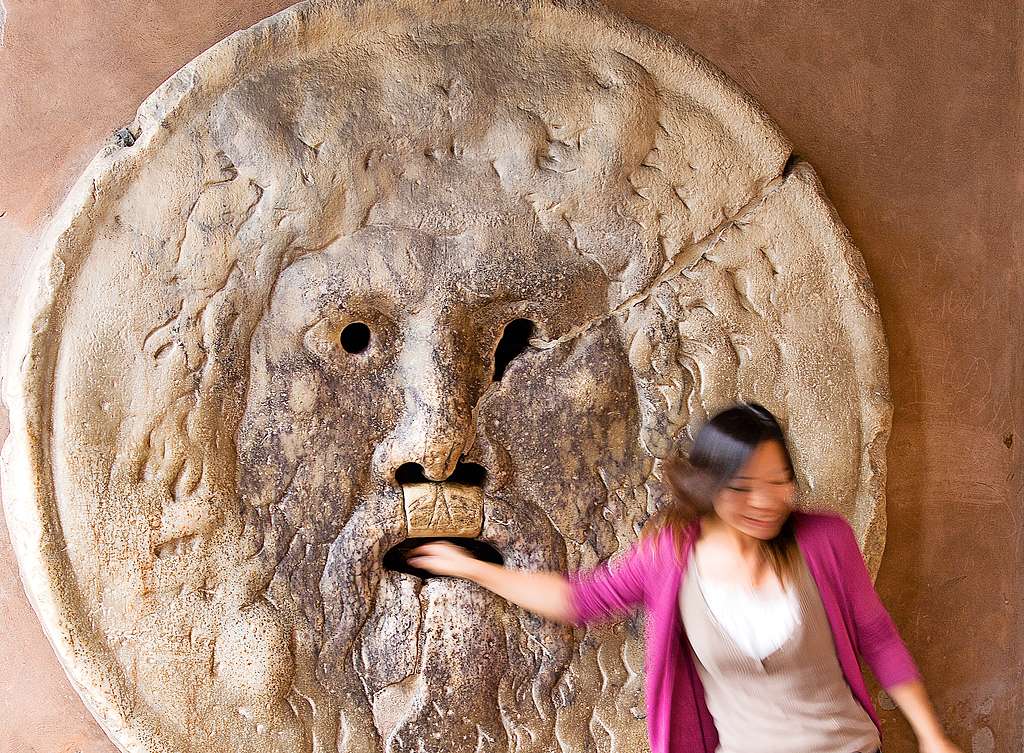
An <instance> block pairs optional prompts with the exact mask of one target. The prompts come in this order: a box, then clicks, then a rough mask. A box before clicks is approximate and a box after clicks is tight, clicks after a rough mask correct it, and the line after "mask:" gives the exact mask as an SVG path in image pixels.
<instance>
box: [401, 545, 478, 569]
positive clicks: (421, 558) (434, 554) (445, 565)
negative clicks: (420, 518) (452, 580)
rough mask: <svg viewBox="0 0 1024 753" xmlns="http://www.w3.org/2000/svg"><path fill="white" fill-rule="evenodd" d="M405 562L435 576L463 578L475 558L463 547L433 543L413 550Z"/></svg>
mask: <svg viewBox="0 0 1024 753" xmlns="http://www.w3.org/2000/svg"><path fill="white" fill-rule="evenodd" d="M405 561H406V562H407V563H408V564H409V565H411V566H412V567H416V568H419V569H420V570H426V571H427V572H430V573H434V574H435V575H455V576H462V575H463V573H464V572H465V571H466V570H467V565H471V564H472V563H473V562H475V559H474V557H473V556H472V555H471V554H470V553H469V552H467V551H466V550H465V549H463V548H462V547H459V546H456V545H454V544H450V543H448V542H445V541H433V542H431V543H429V544H423V545H421V546H418V547H416V548H415V549H413V550H411V551H410V552H409V553H408V554H407V555H406V559H405Z"/></svg>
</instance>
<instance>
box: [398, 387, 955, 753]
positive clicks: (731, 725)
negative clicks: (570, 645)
mask: <svg viewBox="0 0 1024 753" xmlns="http://www.w3.org/2000/svg"><path fill="white" fill-rule="evenodd" d="M666 475H667V479H668V482H669V485H670V487H671V488H672V491H673V493H674V497H675V503H674V505H673V506H671V507H670V508H669V509H668V510H667V511H666V512H665V513H664V514H663V515H662V516H660V517H659V518H657V519H655V520H654V521H652V523H651V525H649V526H648V531H647V533H646V534H645V535H644V536H643V537H641V541H640V542H639V543H638V544H637V545H636V546H634V548H633V549H632V550H631V551H630V552H629V553H628V554H627V555H626V556H624V557H623V558H622V559H621V560H619V561H617V562H616V563H615V564H614V565H611V566H608V565H603V566H601V567H599V568H597V569H595V570H594V571H592V572H590V573H586V574H575V575H571V576H568V577H566V576H563V575H561V574H558V573H543V572H539V573H531V572H522V571H514V570H509V569H506V568H503V567H501V566H498V565H494V564H489V563H484V562H480V561H478V560H476V559H474V558H473V557H471V556H470V555H469V554H468V553H466V552H465V551H464V550H462V549H460V548H458V547H456V546H454V545H452V544H447V543H444V542H437V543H431V544H427V545H424V546H421V547H419V548H417V549H416V550H414V551H413V552H412V553H411V555H410V559H409V562H410V564H412V565H414V566H415V567H419V568H422V569H424V570H428V571H430V572H433V573H435V574H438V575H450V576H454V577H459V578H465V579H467V580H470V581H473V582H475V583H477V584H479V585H480V586H483V587H484V588H487V589H489V590H491V591H493V592H494V593H496V594H498V595H499V596H502V597H504V598H505V599H508V600H509V601H511V602H513V603H515V604H518V605H519V606H521V607H523V608H524V609H528V610H530V611H532V612H535V613H537V614H539V615H542V616H544V617H547V618H549V619H552V620H556V621H559V622H565V623H575V624H579V623H586V622H591V621H595V620H600V619H605V618H609V617H612V616H618V615H622V614H624V613H626V612H628V611H630V610H632V609H634V608H636V607H638V606H641V605H643V606H644V607H646V609H647V611H648V618H649V619H648V625H647V651H646V653H647V659H646V681H647V688H646V698H647V711H648V714H647V721H648V729H649V733H650V742H651V750H652V752H653V753H690V752H691V751H703V752H704V753H715V752H716V751H717V752H718V753H874V751H877V750H878V749H879V746H880V734H879V723H878V717H877V715H876V714H875V711H874V708H873V707H872V705H871V700H870V698H869V696H868V690H867V687H866V685H865V682H864V678H863V676H862V675H861V672H860V668H859V664H858V655H859V656H860V657H862V658H863V659H864V660H865V661H866V662H867V664H868V665H869V666H870V667H871V669H872V671H873V672H874V674H875V676H876V677H877V678H878V680H879V682H880V683H881V684H882V686H883V687H885V689H886V690H887V691H888V693H889V695H890V696H892V698H893V699H894V700H895V701H896V703H897V704H899V707H900V709H901V710H902V711H903V713H904V714H905V715H906V717H907V719H908V720H909V721H910V724H911V725H912V726H913V728H914V732H915V733H916V735H917V738H918V742H919V747H920V750H921V751H922V753H959V751H958V749H957V748H956V747H955V746H954V745H953V744H952V743H951V742H950V741H949V740H948V739H947V738H946V736H945V733H944V732H943V730H942V727H941V726H940V724H939V722H938V720H937V719H936V717H935V713H934V711H933V710H932V707H931V704H930V702H929V701H928V697H927V695H926V694H925V690H924V686H923V685H922V684H921V680H920V678H919V675H918V672H917V668H916V667H915V665H914V662H913V660H912V659H911V657H910V655H909V653H908V652H907V650H906V648H905V647H904V645H903V642H902V641H901V640H900V637H899V635H898V633H897V632H896V628H895V626H894V625H893V623H892V620H891V619H890V617H889V615H888V613H887V612H886V611H885V608H884V607H883V606H882V604H881V602H880V601H879V599H878V596H877V594H876V593H875V590H874V587H873V586H872V584H871V579H870V577H869V575H868V572H867V569H866V568H865V566H864V561H863V559H862V558H861V554H860V550H859V549H858V547H857V542H856V539H855V538H854V535H853V531H852V530H851V529H850V527H849V525H848V524H847V523H846V522H845V521H844V520H843V519H842V518H840V517H837V516H834V515H824V514H810V513H802V512H795V511H794V510H793V496H794V491H795V485H794V480H793V479H794V476H793V464H792V460H791V459H790V455H789V452H788V450H787V449H786V442H785V437H784V435H783V432H782V429H781V428H780V427H779V424H778V422H777V421H776V420H775V418H774V416H772V414H771V413H770V412H768V411H767V410H766V409H764V408H763V407H761V406H759V405H741V406H736V407H734V408H730V409H728V410H726V411H723V412H722V413H719V414H718V415H717V416H715V417H714V418H712V419H711V421H709V422H708V423H707V424H706V425H705V426H704V427H703V428H702V429H701V430H700V431H699V432H698V434H697V437H696V440H695V442H694V446H693V449H692V450H691V452H690V455H689V459H688V461H687V463H685V464H682V463H678V464H676V465H674V466H670V468H669V469H668V472H667V474H666ZM680 638H682V640H680Z"/></svg>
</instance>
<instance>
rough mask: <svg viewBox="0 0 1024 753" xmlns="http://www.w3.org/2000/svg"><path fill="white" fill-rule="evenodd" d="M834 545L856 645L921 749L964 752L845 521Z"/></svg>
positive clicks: (925, 752)
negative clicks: (951, 737)
mask: <svg viewBox="0 0 1024 753" xmlns="http://www.w3.org/2000/svg"><path fill="white" fill-rule="evenodd" d="M840 529H841V530H839V531H837V533H836V537H835V540H834V541H835V544H836V547H837V551H838V553H839V554H840V557H841V560H840V561H841V562H842V563H843V576H844V583H843V584H842V585H843V590H844V591H845V593H846V594H847V598H848V599H849V601H850V607H851V611H852V614H853V620H854V627H855V629H856V633H857V636H856V637H857V649H858V651H859V652H860V654H861V656H863V657H864V660H865V661H866V662H867V664H868V666H869V667H871V671H872V672H874V674H875V677H877V678H878V681H879V683H881V685H882V687H884V688H885V690H886V692H887V693H888V694H889V695H890V696H891V697H892V699H893V700H894V701H895V702H896V705H897V706H899V708H900V711H901V712H902V713H903V715H904V716H905V717H906V718H907V721H908V722H910V726H911V727H912V728H913V730H914V734H915V735H916V736H917V741H918V745H919V747H920V749H921V753H960V750H959V748H957V747H956V746H955V745H953V743H952V742H950V740H949V738H947V737H946V733H945V731H944V730H943V729H942V725H941V724H940V723H939V719H938V717H937V716H936V714H935V710H934V708H933V707H932V704H931V702H930V701H929V700H928V694H927V692H926V691H925V688H924V683H922V682H921V677H920V674H919V672H918V670H917V666H916V665H915V664H914V660H913V658H912V657H911V656H910V652H909V651H907V647H906V646H905V645H904V643H903V639H902V638H901V637H900V634H899V631H898V630H897V629H896V624H895V623H894V622H893V621H892V617H891V616H890V615H889V612H888V610H886V608H885V605H883V604H882V600H881V599H880V598H879V597H878V592H877V591H875V585H874V583H872V582H871V575H870V574H869V573H868V569H867V566H866V565H865V564H864V557H863V556H862V555H861V553H860V547H859V546H857V538H856V536H855V535H854V533H853V529H852V528H850V526H849V524H847V523H846V522H845V521H843V522H842V523H841V525H840Z"/></svg>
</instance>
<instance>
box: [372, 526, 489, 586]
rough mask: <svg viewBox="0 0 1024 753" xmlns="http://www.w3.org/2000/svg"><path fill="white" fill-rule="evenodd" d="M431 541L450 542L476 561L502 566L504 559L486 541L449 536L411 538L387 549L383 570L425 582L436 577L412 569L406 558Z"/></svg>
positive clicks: (414, 568)
mask: <svg viewBox="0 0 1024 753" xmlns="http://www.w3.org/2000/svg"><path fill="white" fill-rule="evenodd" d="M432 541H450V542H451V543H452V544H455V545H456V546H461V547H462V548H463V549H466V550H467V551H468V552H469V553H470V554H472V555H473V556H474V557H476V558H477V559H478V560H482V561H484V562H491V563H493V564H495V565H504V564H505V558H504V557H502V556H501V552H499V551H498V550H497V549H495V548H494V547H493V546H491V545H490V544H488V543H487V542H486V541H480V540H479V539H466V538H456V537H451V536H435V537H425V538H411V539H406V540H405V541H402V542H400V543H398V544H395V545H394V546H393V547H391V548H390V549H388V551H387V552H386V553H385V554H384V569H385V570H392V571H394V572H399V573H406V574H408V575H414V576H416V577H417V578H422V579H423V580H426V579H428V578H434V577H437V576H435V575H434V574H433V573H428V572H427V571H426V570H420V569H419V568H416V567H412V566H411V565H410V564H409V563H408V562H407V561H406V557H407V556H408V554H409V552H411V551H412V550H413V549H415V548H416V547H418V546H422V545H423V544H429V543H430V542H432Z"/></svg>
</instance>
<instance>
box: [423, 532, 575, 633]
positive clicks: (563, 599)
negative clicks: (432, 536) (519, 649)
mask: <svg viewBox="0 0 1024 753" xmlns="http://www.w3.org/2000/svg"><path fill="white" fill-rule="evenodd" d="M407 561H408V563H409V564H410V565H412V566H413V567H418V568H420V569H422V570H427V571H428V572H431V573H434V574H435V575H449V576H452V577H454V578H464V579H465V580H469V581H472V582H473V583H476V584H477V585H479V586H482V587H484V588H486V589H487V590H488V591H493V592H494V593H496V594H497V595H498V596H501V597H502V598H504V599H507V600H508V601H511V602H512V603H513V604H517V605H518V606H521V607H522V608H523V609H526V610H528V611H530V612H533V613H534V614H539V615H540V616H541V617H546V618H547V619H549V620H554V621H555V622H562V623H572V622H573V621H574V613H573V609H572V603H571V597H570V591H569V580H568V579H567V578H566V577H565V576H564V575H561V574H560V573H554V572H528V571H525V570H510V569H508V568H507V567H502V566H501V565H495V564H492V563H490V562H481V561H480V560H478V559H476V558H475V557H473V556H472V555H470V554H469V553H468V552H467V551H466V550H465V549H463V548H462V547H459V546H456V545H455V544H449V543H447V542H444V541H436V542H433V543H431V544H424V545H423V546H420V547H417V548H416V549H414V550H412V552H410V556H409V559H408V560H407Z"/></svg>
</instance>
